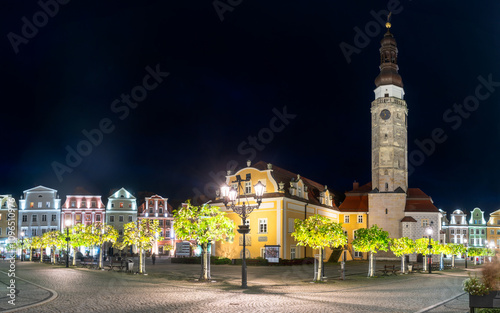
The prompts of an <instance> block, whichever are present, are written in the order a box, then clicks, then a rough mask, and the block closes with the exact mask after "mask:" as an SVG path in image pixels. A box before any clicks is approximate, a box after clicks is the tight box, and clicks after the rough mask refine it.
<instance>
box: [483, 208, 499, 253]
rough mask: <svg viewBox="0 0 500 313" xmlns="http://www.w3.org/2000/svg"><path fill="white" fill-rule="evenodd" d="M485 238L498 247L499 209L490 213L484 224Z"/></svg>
mask: <svg viewBox="0 0 500 313" xmlns="http://www.w3.org/2000/svg"><path fill="white" fill-rule="evenodd" d="M486 240H487V241H488V243H489V244H493V245H494V246H495V248H497V249H498V248H500V210H496V211H495V212H493V213H491V214H490V219H489V221H488V223H487V224H486Z"/></svg>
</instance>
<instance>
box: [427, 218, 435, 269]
mask: <svg viewBox="0 0 500 313" xmlns="http://www.w3.org/2000/svg"><path fill="white" fill-rule="evenodd" d="M433 224H434V222H433V221H431V223H430V224H429V227H427V229H426V232H427V235H428V236H429V245H428V246H427V248H428V249H429V254H428V256H427V257H428V259H427V268H428V270H429V274H431V273H432V270H431V260H432V254H431V251H432V244H431V236H432V225H433Z"/></svg>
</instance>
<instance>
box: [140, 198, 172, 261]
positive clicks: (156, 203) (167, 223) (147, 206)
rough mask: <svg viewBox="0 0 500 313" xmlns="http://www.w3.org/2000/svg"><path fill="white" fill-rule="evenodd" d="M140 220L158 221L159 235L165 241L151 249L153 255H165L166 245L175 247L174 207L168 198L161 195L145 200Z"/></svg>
mask: <svg viewBox="0 0 500 313" xmlns="http://www.w3.org/2000/svg"><path fill="white" fill-rule="evenodd" d="M137 218H138V219H139V221H140V220H143V219H149V220H158V222H159V225H160V228H161V231H160V233H159V234H158V235H159V236H161V237H163V240H160V241H157V242H156V243H155V245H154V246H153V248H152V249H151V250H152V252H153V253H156V254H164V253H167V251H166V250H164V247H165V245H167V244H169V245H171V246H172V247H175V245H174V230H173V227H172V226H173V220H174V218H173V215H172V206H171V205H170V204H168V198H163V197H161V196H159V195H153V196H151V197H146V198H144V202H143V203H142V204H141V205H140V206H139V210H138V216H137Z"/></svg>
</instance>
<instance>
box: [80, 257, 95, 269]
mask: <svg viewBox="0 0 500 313" xmlns="http://www.w3.org/2000/svg"><path fill="white" fill-rule="evenodd" d="M80 266H81V267H87V268H94V267H96V266H97V262H94V259H93V258H85V259H83V261H81V262H80Z"/></svg>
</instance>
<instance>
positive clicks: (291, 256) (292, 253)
mask: <svg viewBox="0 0 500 313" xmlns="http://www.w3.org/2000/svg"><path fill="white" fill-rule="evenodd" d="M295 250H296V248H295V247H290V260H293V259H295V253H296V251H295Z"/></svg>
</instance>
